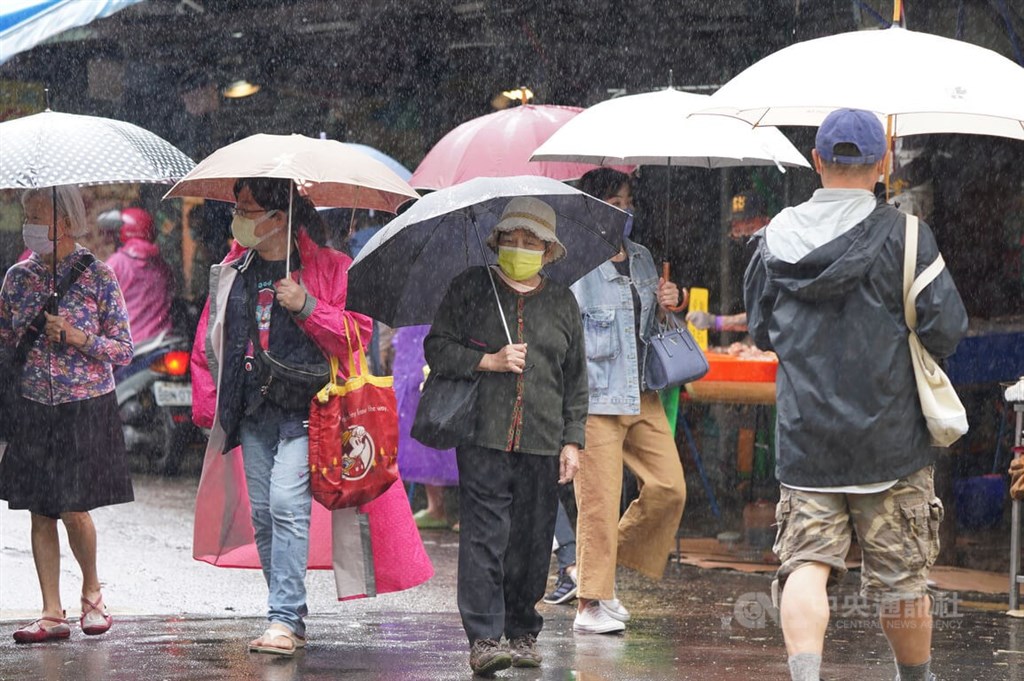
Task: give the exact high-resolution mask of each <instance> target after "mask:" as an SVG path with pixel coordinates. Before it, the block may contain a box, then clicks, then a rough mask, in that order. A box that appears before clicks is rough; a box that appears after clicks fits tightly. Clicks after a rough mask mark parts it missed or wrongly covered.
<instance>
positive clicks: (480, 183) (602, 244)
mask: <svg viewBox="0 0 1024 681" xmlns="http://www.w3.org/2000/svg"><path fill="white" fill-rule="evenodd" d="M517 196H533V197H536V198H538V199H541V200H543V201H545V202H547V203H548V205H550V206H551V207H552V208H553V209H554V211H555V214H556V216H557V219H556V231H557V234H558V239H559V240H560V241H561V242H562V243H563V244H564V245H565V249H566V257H565V258H563V259H561V260H559V261H558V262H556V263H553V264H551V265H549V266H547V267H546V268H545V269H544V273H545V274H546V275H547V276H550V277H551V278H552V279H554V280H556V281H559V282H561V283H563V284H566V285H569V284H571V283H573V282H574V281H576V280H577V279H579V278H580V277H582V276H583V275H584V274H586V273H587V272H589V271H590V270H592V269H594V268H595V267H597V266H598V265H600V264H601V263H602V262H604V261H605V260H607V259H608V258H610V257H612V256H613V255H615V253H616V252H617V251H618V249H619V242H620V240H621V238H622V228H623V227H624V226H625V223H626V218H627V215H626V213H625V212H623V211H621V210H619V209H618V208H615V207H613V206H610V205H608V204H606V203H604V202H603V201H599V200H597V199H595V198H593V197H591V196H589V195H587V194H584V193H583V192H581V191H578V190H576V189H573V188H572V187H570V186H568V185H566V184H563V183H562V182H558V181H557V180H552V179H549V178H545V177H533V176H519V177H504V178H478V179H476V180H470V181H468V182H463V183H461V184H458V185H456V186H454V187H449V188H447V189H442V190H439V191H436V192H434V193H432V194H428V195H427V196H424V197H423V198H422V199H420V200H419V201H417V202H416V204H415V205H414V206H412V207H411V208H410V209H409V210H407V211H406V212H405V213H403V214H402V215H400V216H399V217H397V218H395V219H394V220H392V221H391V222H390V223H388V224H387V225H385V226H384V227H383V228H382V229H381V230H380V231H379V232H377V234H375V235H374V236H373V237H372V238H371V239H370V241H369V242H367V244H366V246H364V247H363V249H362V250H361V251H360V252H359V256H358V257H357V258H356V259H355V262H353V264H352V267H351V268H350V269H349V273H348V298H347V303H346V304H347V305H348V308H349V309H351V310H354V311H356V312H362V313H365V314H367V315H370V316H371V317H373V318H374V319H378V320H380V321H382V322H384V323H385V324H387V325H388V326H393V327H398V326H411V325H414V324H429V323H431V322H432V321H433V319H434V313H435V312H436V311H437V308H438V307H439V306H440V305H441V300H442V298H443V297H444V294H445V291H446V290H447V288H448V283H449V282H450V281H451V280H452V279H453V278H454V277H455V276H456V275H458V274H459V273H460V272H462V271H464V270H465V269H466V268H467V267H470V266H473V265H484V264H488V263H493V262H494V261H495V256H494V254H493V253H492V252H491V251H490V249H488V248H487V247H486V246H484V245H483V242H484V241H485V240H486V239H487V237H488V235H489V234H490V233H491V230H492V229H493V228H494V226H495V225H496V224H497V223H498V220H499V219H500V218H501V212H502V210H504V208H505V204H507V203H508V202H509V201H510V200H511V199H513V198H515V197H517Z"/></svg>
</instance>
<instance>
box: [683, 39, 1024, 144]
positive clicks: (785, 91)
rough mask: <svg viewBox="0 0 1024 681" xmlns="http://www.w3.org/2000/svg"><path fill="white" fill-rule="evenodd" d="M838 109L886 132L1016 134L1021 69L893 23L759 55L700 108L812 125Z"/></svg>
mask: <svg viewBox="0 0 1024 681" xmlns="http://www.w3.org/2000/svg"><path fill="white" fill-rule="evenodd" d="M847 107H849V108H857V109H866V110H868V111H873V112H874V113H875V114H877V115H878V117H879V118H880V119H882V120H883V122H885V123H887V124H888V125H889V126H890V127H889V133H890V135H891V136H892V137H905V136H907V135H920V134H928V133H968V134H978V135H994V136H997V137H1009V138H1013V139H1024V68H1022V67H1021V66H1018V65H1017V64H1015V63H1013V62H1012V61H1010V60H1009V59H1006V58H1005V57H1003V56H1001V55H999V54H997V53H996V52H993V51H992V50H988V49H985V48H983V47H979V46H977V45H972V44H970V43H966V42H963V41H960V40H953V39H950V38H943V37H941V36H937V35H931V34H928V33H919V32H915V31H908V30H906V29H904V28H899V27H895V26H894V27H893V28H888V29H883V30H874V31H855V32H852V33H841V34H838V35H833V36H827V37H824V38H817V39H815V40H808V41H806V42H801V43H796V44H795V45H790V46H789V47H786V48H784V49H782V50H779V51H778V52H775V53H773V54H770V55H768V56H767V57H765V58H764V59H762V60H761V61H759V62H757V63H755V64H754V65H752V66H750V67H749V68H747V69H746V70H745V71H743V72H741V73H740V74H739V75H737V76H736V77H735V78H733V79H732V80H730V81H729V82H728V83H726V84H725V85H723V86H722V88H721V89H720V90H719V91H718V92H716V93H715V94H714V95H712V96H711V99H710V101H709V104H708V108H707V109H706V110H704V111H703V112H701V113H702V114H703V113H712V114H722V115H726V116H733V117H736V118H740V119H742V120H744V121H747V122H748V123H750V124H751V125H758V126H761V125H808V126H817V125H820V124H821V121H822V120H823V119H824V118H825V116H827V115H828V114H829V113H830V112H832V111H834V110H835V109H841V108H847ZM698 117H699V116H698ZM889 119H891V120H889Z"/></svg>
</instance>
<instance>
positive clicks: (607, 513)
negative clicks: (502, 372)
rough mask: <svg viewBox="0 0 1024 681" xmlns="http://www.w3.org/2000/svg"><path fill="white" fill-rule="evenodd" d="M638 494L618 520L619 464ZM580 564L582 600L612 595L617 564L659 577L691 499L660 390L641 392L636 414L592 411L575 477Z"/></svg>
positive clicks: (620, 476)
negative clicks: (633, 479)
mask: <svg viewBox="0 0 1024 681" xmlns="http://www.w3.org/2000/svg"><path fill="white" fill-rule="evenodd" d="M623 464H625V465H626V466H627V467H628V468H629V470H631V471H632V472H633V474H634V475H636V477H637V481H638V482H639V487H640V496H639V497H638V498H637V499H635V500H634V501H633V503H632V504H630V505H629V508H628V509H626V512H625V513H624V514H623V516H622V518H621V519H620V518H619V499H620V495H621V492H622V466H623ZM574 484H575V488H576V505H577V506H578V508H579V515H578V520H577V524H576V569H577V579H578V580H579V597H580V598H588V599H608V598H612V597H613V591H614V589H615V566H616V563H617V564H618V565H624V566H626V567H628V568H632V569H634V570H638V571H639V572H642V573H643V574H645V575H647V576H648V577H650V578H652V579H661V577H662V575H663V574H664V572H665V562H666V561H667V560H668V556H669V553H670V552H671V551H672V549H673V547H674V544H675V537H676V530H677V529H678V528H679V521H680V520H681V519H682V517H683V506H684V505H685V504H686V479H685V478H684V477H683V466H682V463H681V462H680V460H679V452H678V450H676V443H675V440H673V438H672V433H671V431H670V430H669V427H668V420H667V419H666V418H665V410H664V408H663V407H662V405H661V400H660V399H658V394H657V393H654V392H646V393H643V394H642V395H641V396H640V413H639V414H638V415H636V416H608V415H601V414H591V415H590V416H588V417H587V448H586V450H585V451H584V452H583V453H582V454H581V455H580V470H579V472H578V473H577V474H576V479H575V483H574Z"/></svg>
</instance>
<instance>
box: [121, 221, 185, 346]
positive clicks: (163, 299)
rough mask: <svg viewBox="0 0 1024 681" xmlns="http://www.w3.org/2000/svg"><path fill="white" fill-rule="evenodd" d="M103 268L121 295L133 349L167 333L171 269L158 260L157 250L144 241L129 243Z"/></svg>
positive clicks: (150, 242) (153, 244)
mask: <svg viewBox="0 0 1024 681" xmlns="http://www.w3.org/2000/svg"><path fill="white" fill-rule="evenodd" d="M107 264H108V265H109V266H110V269H112V270H114V274H115V275H117V283H118V284H120V285H121V292H122V293H124V303H125V305H126V306H127V307H128V323H129V324H130V325H131V330H132V341H133V342H134V343H135V345H138V344H139V343H141V342H142V341H145V340H149V339H150V338H155V337H156V336H158V335H160V334H161V333H163V332H164V331H170V330H171V285H172V277H171V268H170V267H168V266H167V263H165V262H164V259H163V258H161V257H160V249H159V247H157V245H156V244H155V243H153V242H152V241H146V240H145V239H129V240H128V241H127V242H125V244H124V246H122V247H121V248H119V249H117V252H116V253H114V254H113V255H112V256H110V257H109V258H107Z"/></svg>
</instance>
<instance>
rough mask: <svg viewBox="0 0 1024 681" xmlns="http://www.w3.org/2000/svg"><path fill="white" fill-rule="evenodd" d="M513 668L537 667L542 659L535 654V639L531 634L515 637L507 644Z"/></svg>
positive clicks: (537, 653) (538, 654)
mask: <svg viewBox="0 0 1024 681" xmlns="http://www.w3.org/2000/svg"><path fill="white" fill-rule="evenodd" d="M508 647H509V649H510V650H511V652H512V666H513V667H539V666H540V662H541V660H543V659H544V658H542V657H541V656H540V653H539V652H537V637H536V636H534V635H533V634H524V635H522V636H516V637H515V638H514V639H512V640H511V641H509V642H508Z"/></svg>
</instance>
